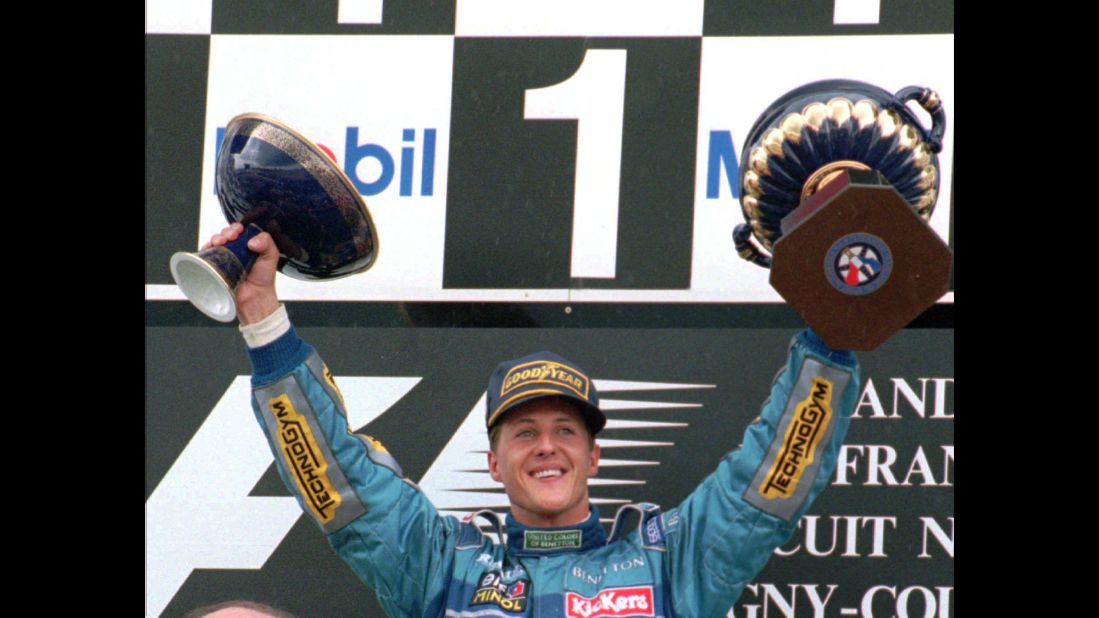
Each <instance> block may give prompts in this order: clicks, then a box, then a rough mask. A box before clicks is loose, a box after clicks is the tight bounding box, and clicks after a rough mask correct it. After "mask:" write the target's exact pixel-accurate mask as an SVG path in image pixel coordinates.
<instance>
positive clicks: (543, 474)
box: [531, 469, 565, 479]
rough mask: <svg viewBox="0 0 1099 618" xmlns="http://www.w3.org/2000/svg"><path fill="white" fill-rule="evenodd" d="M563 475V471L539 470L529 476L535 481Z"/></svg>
mask: <svg viewBox="0 0 1099 618" xmlns="http://www.w3.org/2000/svg"><path fill="white" fill-rule="evenodd" d="M564 474H565V471H564V470H559V469H553V470H539V471H537V472H535V473H534V474H532V475H531V476H533V477H534V478H536V479H544V478H550V477H557V476H564Z"/></svg>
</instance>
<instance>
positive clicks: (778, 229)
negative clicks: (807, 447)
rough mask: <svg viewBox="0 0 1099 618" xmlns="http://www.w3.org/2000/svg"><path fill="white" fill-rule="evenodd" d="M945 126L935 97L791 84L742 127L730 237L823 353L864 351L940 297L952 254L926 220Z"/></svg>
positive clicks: (844, 84) (915, 90) (841, 84)
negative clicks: (918, 109)
mask: <svg viewBox="0 0 1099 618" xmlns="http://www.w3.org/2000/svg"><path fill="white" fill-rule="evenodd" d="M908 101H916V102H917V103H918V104H919V105H920V106H922V107H923V108H924V109H925V110H926V111H927V112H928V114H929V115H930V116H931V120H932V127H931V129H930V131H928V130H926V129H924V127H923V126H922V125H921V123H920V121H919V120H918V119H917V118H916V116H915V115H914V114H913V113H912V111H911V110H909V109H908V108H907V107H906V106H905V104H906V103H907V102H908ZM945 129H946V114H945V113H944V112H943V108H942V102H941V101H940V99H939V96H938V94H936V93H935V92H934V91H932V90H929V89H927V88H921V87H917V86H910V87H908V88H904V89H903V90H901V91H899V92H898V93H897V94H896V95H892V94H890V93H888V92H886V91H885V90H882V89H881V88H878V87H877V86H873V85H871V84H867V83H863V82H858V81H852V80H828V81H820V82H814V83H811V84H806V85H804V86H801V87H800V88H796V89H794V90H792V91H790V92H788V93H786V94H785V95H783V96H782V97H780V98H779V99H778V100H776V101H775V102H774V103H772V104H771V106H770V107H768V108H767V110H766V111H764V112H763V114H762V115H760V117H759V119H757V120H756V123H755V125H754V126H753V127H752V130H751V132H750V133H749V135H748V139H747V141H746V142H745V145H744V149H743V150H742V152H744V153H745V156H746V157H747V158H748V161H747V165H744V166H743V167H742V168H741V171H740V187H741V200H740V201H741V208H742V211H743V213H744V219H745V221H747V223H745V224H741V225H738V226H737V227H736V229H735V230H734V231H733V242H734V244H735V245H736V248H737V251H738V253H739V254H740V256H741V257H743V258H744V259H746V260H749V261H751V262H753V263H755V264H759V265H760V266H763V267H766V268H770V269H771V285H772V286H773V287H774V288H775V290H776V291H778V293H779V294H781V295H782V297H783V298H784V299H786V301H787V302H789V303H790V306H791V307H793V308H794V309H795V310H796V311H797V312H798V313H799V314H801V316H802V317H803V318H804V319H805V321H806V322H808V323H809V324H810V326H812V327H813V330H814V331H816V332H817V333H818V334H819V335H820V337H821V338H822V339H823V340H824V341H825V342H826V343H827V344H828V345H829V346H831V347H833V348H838V349H851V350H873V349H875V348H877V347H878V346H879V345H880V344H881V343H883V342H884V341H885V340H886V339H888V338H889V337H890V336H891V335H892V334H893V333H894V332H896V331H897V330H900V329H901V328H903V327H904V326H905V325H906V324H907V323H909V322H910V321H911V320H912V319H913V318H915V317H916V316H918V315H919V314H920V313H921V312H923V311H924V310H925V309H927V308H928V307H929V306H931V305H932V304H934V303H935V301H936V300H938V299H939V298H940V297H942V295H943V294H944V293H946V291H947V284H948V277H949V272H950V265H951V261H952V259H953V253H952V252H951V251H950V249H949V248H948V247H947V246H946V245H945V244H944V243H943V242H942V240H941V239H940V238H939V237H938V235H937V234H935V232H934V231H933V230H931V228H930V227H929V226H928V225H927V220H928V219H930V218H931V213H932V211H933V210H934V208H935V202H936V198H937V196H938V192H939V159H938V156H937V153H938V152H940V151H941V150H942V139H943V133H944V131H945ZM752 237H754V238H755V241H757V242H758V243H759V244H761V245H762V246H763V248H764V249H766V250H771V251H773V256H768V255H766V254H765V253H764V251H763V250H762V249H760V247H758V246H757V245H756V243H754V242H753V240H752Z"/></svg>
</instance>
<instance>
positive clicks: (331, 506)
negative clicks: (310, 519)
mask: <svg viewBox="0 0 1099 618" xmlns="http://www.w3.org/2000/svg"><path fill="white" fill-rule="evenodd" d="M267 410H268V412H270V414H271V416H273V417H274V419H275V422H276V423H277V426H278V430H277V431H276V432H275V440H276V441H277V442H278V446H279V452H280V453H281V454H282V457H283V460H284V461H285V462H286V469H287V470H288V471H289V472H290V476H292V477H293V479H294V484H296V485H297V487H298V491H299V492H300V494H301V496H302V498H303V501H304V502H305V504H306V505H307V506H308V507H309V509H310V510H311V511H312V512H313V515H314V516H316V518H317V519H318V520H320V522H321V523H322V524H327V523H328V522H330V521H332V518H333V517H334V516H335V514H336V509H338V508H339V506H340V502H341V498H340V494H339V492H338V491H336V489H335V488H334V487H333V486H332V481H331V480H330V479H329V478H328V462H327V461H325V459H324V455H323V454H322V452H321V449H320V447H319V446H318V444H317V440H316V438H315V437H314V436H313V432H312V431H311V430H310V429H309V423H307V422H306V420H305V417H304V416H302V415H301V414H299V413H298V412H297V411H296V410H294V406H293V404H291V403H290V397H289V395H287V394H286V393H283V394H281V395H279V396H277V397H272V398H271V399H269V400H268V403H267Z"/></svg>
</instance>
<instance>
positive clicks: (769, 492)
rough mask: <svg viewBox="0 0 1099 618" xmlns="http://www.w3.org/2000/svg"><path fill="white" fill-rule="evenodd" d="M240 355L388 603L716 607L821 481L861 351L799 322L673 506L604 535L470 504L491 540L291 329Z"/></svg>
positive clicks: (286, 476) (333, 535)
mask: <svg viewBox="0 0 1099 618" xmlns="http://www.w3.org/2000/svg"><path fill="white" fill-rule="evenodd" d="M249 353H250V356H251V359H252V363H253V367H254V371H255V373H254V375H253V378H252V383H253V388H254V392H253V395H254V396H253V408H254V411H255V414H256V418H257V420H258V421H259V423H260V426H261V427H262V428H263V429H264V432H265V433H266V434H267V440H268V443H269V444H270V446H271V449H272V451H273V453H274V456H275V461H276V462H277V463H278V469H279V474H280V475H281V476H282V478H283V481H284V482H285V483H286V485H287V487H288V488H289V489H290V491H291V493H293V494H294V495H295V496H296V497H297V499H298V501H299V502H300V503H301V505H302V509H303V510H304V511H305V512H306V513H307V514H309V515H310V516H311V517H312V518H313V520H314V521H315V522H316V523H317V525H319V526H320V527H321V529H322V530H323V531H324V533H325V535H326V536H327V537H328V540H329V542H330V543H331V545H332V547H333V548H334V549H335V550H336V552H337V553H338V554H339V555H340V556H341V557H342V558H343V559H344V560H345V561H346V562H347V563H348V564H349V565H350V566H351V568H352V570H354V572H355V574H356V575H358V577H359V578H360V579H361V580H362V581H363V582H365V583H366V584H367V585H368V586H370V587H371V588H373V589H374V590H375V591H376V592H377V595H378V599H379V601H380V603H381V605H382V607H384V608H385V610H386V611H387V612H389V614H390V615H393V616H446V617H449V618H487V617H500V618H511V617H515V616H544V617H568V618H602V617H607V616H614V617H623V616H650V617H656V616H666V617H671V616H724V615H725V614H726V612H727V611H728V610H729V608H730V607H731V606H732V605H733V603H734V602H735V601H736V599H737V597H739V596H740V593H741V590H742V589H743V588H744V586H745V585H747V584H748V583H750V582H751V581H752V579H753V578H754V577H755V576H756V574H757V573H758V572H759V571H760V570H761V569H762V568H763V566H764V565H765V564H766V563H767V560H768V559H769V558H770V556H771V553H772V552H773V551H774V549H775V548H776V547H778V546H779V545H781V544H782V543H784V542H785V541H786V540H787V539H788V538H789V537H790V535H791V534H792V533H793V531H794V529H795V527H796V524H797V521H798V519H799V518H800V517H801V516H802V514H803V513H804V512H805V510H806V509H807V508H808V506H809V504H810V503H811V502H812V500H813V498H814V497H815V496H816V495H817V494H819V493H820V492H821V491H822V490H823V489H824V487H825V486H826V485H827V483H828V482H829V480H830V477H831V474H832V471H833V469H834V468H835V464H836V457H837V453H838V451H839V448H840V445H841V444H842V442H843V437H844V434H845V433H846V431H847V426H848V424H849V422H850V415H851V412H852V410H853V409H854V406H855V402H856V398H857V395H858V392H859V381H858V369H857V362H856V360H855V357H854V355H853V354H851V353H850V352H841V351H834V350H831V349H829V348H828V347H827V346H825V345H824V343H823V342H821V341H820V339H819V338H817V336H816V335H815V334H814V333H812V331H809V330H805V331H802V332H801V333H800V334H799V335H798V336H796V337H795V338H794V340H793V342H792V343H791V345H790V350H789V354H788V364H787V366H786V368H785V369H783V370H782V371H781V372H780V373H779V375H778V376H777V377H776V379H775V381H774V384H773V385H772V389H771V395H770V398H769V399H768V400H767V402H766V403H765V404H764V406H763V411H762V414H761V415H760V417H759V418H757V419H756V420H755V421H754V422H752V423H751V424H750V425H749V427H748V429H747V431H746V433H745V435H744V439H743V442H742V443H741V446H740V447H739V448H737V449H736V450H734V451H732V452H731V453H729V454H728V455H726V456H725V457H724V458H723V459H722V461H721V463H720V464H719V465H718V468H717V470H716V471H715V472H713V473H712V474H710V476H708V477H707V478H706V479H705V480H703V481H702V483H701V484H700V485H699V486H698V488H696V489H695V490H694V491H693V492H692V493H691V494H690V495H689V496H688V497H687V498H686V499H685V500H684V501H683V502H682V503H681V504H680V505H679V506H678V507H676V508H674V509H671V510H668V511H661V509H660V508H659V507H657V506H656V505H652V504H635V505H627V506H624V507H622V508H621V509H620V510H619V513H618V515H617V516H616V518H615V523H614V527H613V528H612V531H611V535H610V539H609V540H608V539H607V536H606V534H605V533H604V530H603V527H602V525H601V524H600V523H599V514H598V512H597V511H596V509H595V508H594V507H590V516H589V517H588V519H587V521H585V522H583V523H582V524H580V525H577V526H570V527H564V528H552V529H545V528H529V527H526V526H523V525H521V524H520V523H518V522H517V521H515V520H514V518H512V517H511V516H510V515H509V516H508V517H507V521H506V524H505V523H504V522H500V520H499V518H498V517H497V516H496V515H494V514H492V513H491V512H488V511H486V512H482V513H479V514H478V515H480V516H484V517H487V518H488V520H489V523H490V525H491V527H493V528H495V529H496V531H497V532H498V533H501V532H506V539H507V540H506V543H505V544H500V543H496V542H495V541H494V540H493V538H492V537H491V536H490V535H487V534H483V533H482V532H481V530H480V529H479V528H478V527H477V526H476V525H474V523H472V518H468V519H467V520H465V521H460V520H458V519H456V518H454V517H443V516H440V515H439V514H438V512H437V511H436V510H435V508H434V506H432V504H431V502H430V501H428V499H427V498H426V497H425V496H424V494H423V493H422V492H421V491H420V490H419V488H418V487H417V486H416V485H415V484H414V483H413V482H411V481H410V480H408V479H406V478H403V475H402V473H401V471H400V467H399V466H398V465H397V463H396V461H395V460H394V459H393V457H392V456H390V455H389V453H388V452H387V451H386V450H385V449H384V447H382V446H381V444H380V443H378V442H377V441H375V440H373V439H372V438H369V437H366V436H359V435H356V434H353V433H352V432H351V430H350V428H349V427H348V424H347V416H346V413H345V411H344V405H343V400H342V396H341V395H340V392H339V390H338V388H337V387H336V384H335V381H334V380H333V379H332V375H331V373H330V372H329V371H328V368H327V367H326V366H325V365H324V363H323V362H322V361H321V360H320V357H319V356H318V355H317V353H316V352H315V351H314V350H313V348H312V347H311V346H309V345H308V344H306V343H304V342H303V341H302V340H301V339H300V338H299V337H298V336H297V334H296V333H295V331H294V329H293V327H291V328H290V330H289V331H288V332H286V333H285V334H284V335H282V336H281V337H279V338H278V339H276V340H275V341H273V342H271V343H269V344H267V345H264V346H261V347H258V348H255V349H252V350H250V351H249ZM634 513H636V514H638V515H639V516H640V522H639V525H638V526H637V527H636V528H632V529H629V530H627V526H626V523H627V519H630V516H631V515H632V514H634ZM500 538H504V536H503V535H500Z"/></svg>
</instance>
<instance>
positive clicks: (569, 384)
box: [500, 361, 588, 399]
mask: <svg viewBox="0 0 1099 618" xmlns="http://www.w3.org/2000/svg"><path fill="white" fill-rule="evenodd" d="M527 384H557V385H559V386H563V387H565V388H567V389H569V390H571V391H573V392H575V393H576V394H577V395H579V396H581V397H583V398H584V399H587V398H588V377H587V376H585V375H584V374H582V373H580V372H578V371H574V370H573V369H572V368H571V367H568V366H567V365H562V364H561V363H555V362H553V361H533V362H530V363H523V364H521V365H516V366H515V367H512V368H511V371H509V372H508V373H507V375H506V376H504V383H503V385H502V386H501V387H500V396H501V397H504V396H505V395H507V394H508V393H510V392H511V391H513V390H515V389H517V388H519V387H520V386H526V385H527Z"/></svg>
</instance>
